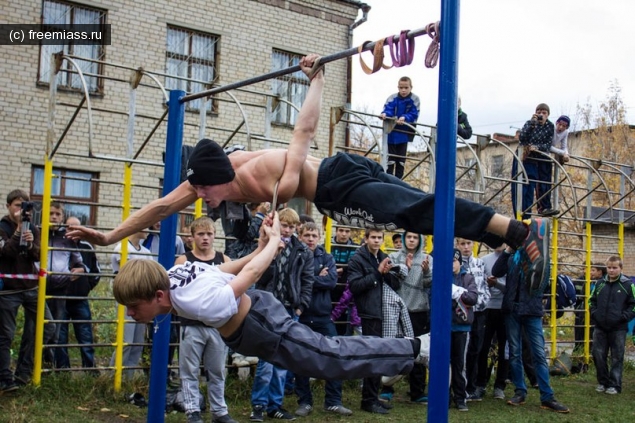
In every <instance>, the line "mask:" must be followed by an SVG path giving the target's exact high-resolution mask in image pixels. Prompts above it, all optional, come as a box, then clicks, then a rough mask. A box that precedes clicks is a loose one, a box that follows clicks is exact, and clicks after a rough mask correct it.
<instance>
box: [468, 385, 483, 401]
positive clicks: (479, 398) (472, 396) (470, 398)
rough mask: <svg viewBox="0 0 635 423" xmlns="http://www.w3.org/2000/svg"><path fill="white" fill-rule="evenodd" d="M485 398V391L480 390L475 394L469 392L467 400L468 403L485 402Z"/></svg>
mask: <svg viewBox="0 0 635 423" xmlns="http://www.w3.org/2000/svg"><path fill="white" fill-rule="evenodd" d="M484 396H485V390H481V389H479V388H477V389H476V391H474V392H468V393H467V397H466V398H465V399H466V400H467V401H469V402H471V401H483V397H484Z"/></svg>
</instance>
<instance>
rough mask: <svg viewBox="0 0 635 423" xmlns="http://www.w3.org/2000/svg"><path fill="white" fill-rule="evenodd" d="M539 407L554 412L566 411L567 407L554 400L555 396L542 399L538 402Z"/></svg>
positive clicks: (567, 410)
mask: <svg viewBox="0 0 635 423" xmlns="http://www.w3.org/2000/svg"><path fill="white" fill-rule="evenodd" d="M540 408H544V409H545V410H551V411H555V412H556V413H568V412H569V407H567V406H565V405H562V404H560V403H559V402H558V401H556V399H555V398H552V399H550V400H549V401H543V402H541V403H540Z"/></svg>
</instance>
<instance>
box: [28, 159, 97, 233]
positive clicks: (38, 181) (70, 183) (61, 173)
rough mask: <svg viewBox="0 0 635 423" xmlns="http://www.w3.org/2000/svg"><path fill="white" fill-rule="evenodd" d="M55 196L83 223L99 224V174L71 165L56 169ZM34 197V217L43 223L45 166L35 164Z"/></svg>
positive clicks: (32, 189)
mask: <svg viewBox="0 0 635 423" xmlns="http://www.w3.org/2000/svg"><path fill="white" fill-rule="evenodd" d="M53 175H54V176H53V181H52V187H51V197H52V200H55V201H59V202H61V203H63V204H64V209H65V211H66V217H68V216H75V217H77V218H78V219H79V220H80V221H81V222H82V225H95V223H96V211H97V210H96V208H97V207H96V204H97V201H98V198H99V195H98V188H97V182H94V180H96V179H99V174H97V173H91V172H82V171H77V170H68V169H53ZM31 181H32V187H31V200H32V201H34V202H35V203H38V204H36V207H35V208H34V210H35V212H34V217H33V220H34V221H35V222H36V223H38V224H39V223H41V221H42V220H41V218H42V216H41V214H42V207H41V204H42V195H43V194H44V168H42V167H37V166H34V167H33V169H32V174H31Z"/></svg>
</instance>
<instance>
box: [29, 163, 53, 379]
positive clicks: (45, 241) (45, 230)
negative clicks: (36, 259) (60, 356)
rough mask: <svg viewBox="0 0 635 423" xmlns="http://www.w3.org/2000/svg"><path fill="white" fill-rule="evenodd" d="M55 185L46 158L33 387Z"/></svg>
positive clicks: (39, 350) (37, 373)
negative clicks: (52, 195) (53, 188)
mask: <svg viewBox="0 0 635 423" xmlns="http://www.w3.org/2000/svg"><path fill="white" fill-rule="evenodd" d="M52 185H53V161H51V160H49V158H48V155H46V157H45V158H44V192H43V193H42V232H41V233H40V277H39V279H38V296H37V316H36V319H35V320H36V321H35V351H34V354H35V356H34V357H33V385H35V386H39V385H40V382H41V380H42V349H43V346H44V324H45V323H46V322H45V321H44V310H46V268H47V265H48V252H49V226H50V224H49V215H50V214H51V193H52Z"/></svg>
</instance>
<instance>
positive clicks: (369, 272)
mask: <svg viewBox="0 0 635 423" xmlns="http://www.w3.org/2000/svg"><path fill="white" fill-rule="evenodd" d="M364 241H365V243H364V245H362V246H361V247H359V249H358V250H357V252H356V253H355V255H353V257H352V258H351V260H350V261H349V262H348V283H349V286H350V289H351V292H352V293H353V296H354V297H355V304H356V305H357V312H358V313H359V317H360V318H361V320H362V333H363V334H364V336H379V337H381V336H382V335H383V331H382V329H383V327H382V322H383V314H382V295H383V285H384V284H387V285H388V286H390V288H392V289H393V290H398V289H399V285H400V274H398V273H396V272H395V271H393V270H392V268H393V265H392V263H391V261H390V258H389V257H388V255H386V253H384V252H383V251H382V250H380V248H381V244H382V243H383V242H384V233H383V232H382V231H380V230H377V229H367V230H366V233H365V234H364ZM380 381H381V378H379V377H368V378H364V383H363V386H362V407H361V408H362V410H364V411H368V412H369V413H377V414H388V410H387V409H386V408H385V407H384V405H383V403H382V402H380V401H379V400H378V398H377V395H378V391H379V384H380Z"/></svg>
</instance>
